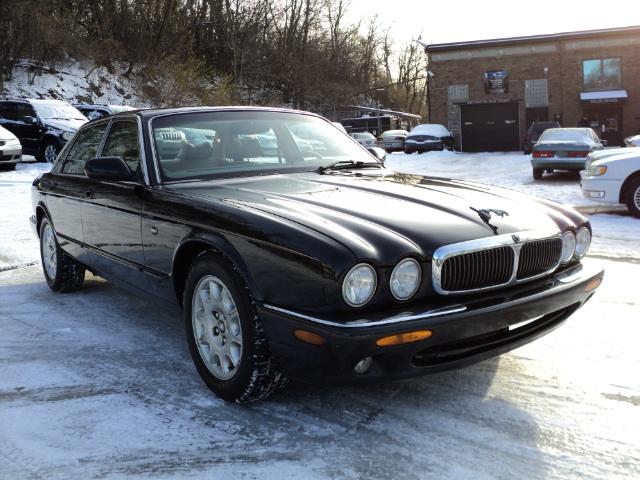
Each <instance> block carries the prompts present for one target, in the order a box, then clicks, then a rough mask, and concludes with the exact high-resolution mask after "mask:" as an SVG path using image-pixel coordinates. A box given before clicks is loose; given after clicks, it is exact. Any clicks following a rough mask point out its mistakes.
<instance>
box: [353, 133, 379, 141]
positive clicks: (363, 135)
mask: <svg viewBox="0 0 640 480" xmlns="http://www.w3.org/2000/svg"><path fill="white" fill-rule="evenodd" d="M353 138H356V139H358V140H371V139H372V138H375V137H374V136H373V135H371V134H370V133H368V132H356V133H354V134H353Z"/></svg>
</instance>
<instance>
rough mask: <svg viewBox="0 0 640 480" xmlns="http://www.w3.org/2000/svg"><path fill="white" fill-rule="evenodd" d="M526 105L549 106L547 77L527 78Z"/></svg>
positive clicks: (525, 89) (527, 106) (534, 106)
mask: <svg viewBox="0 0 640 480" xmlns="http://www.w3.org/2000/svg"><path fill="white" fill-rule="evenodd" d="M524 106H525V107H526V108H537V107H548V106H549V88H548V86H547V79H546V78H540V79H536V80H525V82H524Z"/></svg>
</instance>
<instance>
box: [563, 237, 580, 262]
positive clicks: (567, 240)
mask: <svg viewBox="0 0 640 480" xmlns="http://www.w3.org/2000/svg"><path fill="white" fill-rule="evenodd" d="M561 238H562V253H560V263H567V262H569V261H571V259H572V258H573V255H574V254H575V253H576V236H575V235H574V234H573V232H564V233H563V234H562V237H561Z"/></svg>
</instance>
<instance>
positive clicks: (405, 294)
mask: <svg viewBox="0 0 640 480" xmlns="http://www.w3.org/2000/svg"><path fill="white" fill-rule="evenodd" d="M421 277H422V271H421V270H420V264H419V263H418V262H416V261H415V260H414V259H413V258H405V259H404V260H402V261H401V262H400V263H398V264H397V265H396V266H395V268H394V269H393V272H391V280H390V282H389V287H390V289H391V294H392V295H393V297H394V298H395V299H396V300H407V299H408V298H411V297H412V296H413V295H414V294H415V293H416V292H417V291H418V287H419V286H420V278H421Z"/></svg>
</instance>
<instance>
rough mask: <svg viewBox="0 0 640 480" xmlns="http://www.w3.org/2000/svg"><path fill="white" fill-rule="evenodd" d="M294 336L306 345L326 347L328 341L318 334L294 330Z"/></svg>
mask: <svg viewBox="0 0 640 480" xmlns="http://www.w3.org/2000/svg"><path fill="white" fill-rule="evenodd" d="M293 336H294V337H296V338H297V339H298V340H300V341H301V342H304V343H310V344H311V345H324V344H325V343H327V340H326V339H325V338H324V337H323V336H322V335H318V334H317V333H311V332H307V331H306V330H294V331H293Z"/></svg>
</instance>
